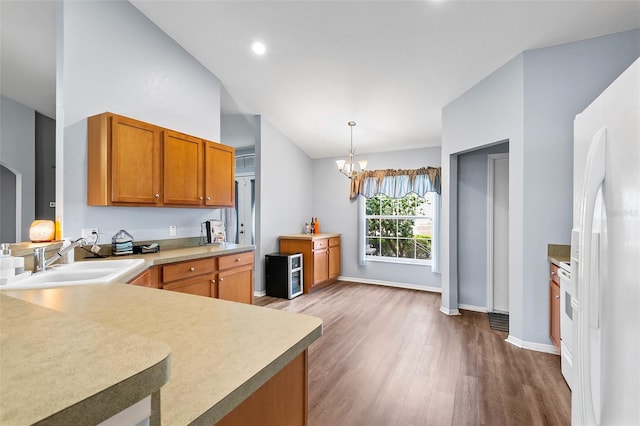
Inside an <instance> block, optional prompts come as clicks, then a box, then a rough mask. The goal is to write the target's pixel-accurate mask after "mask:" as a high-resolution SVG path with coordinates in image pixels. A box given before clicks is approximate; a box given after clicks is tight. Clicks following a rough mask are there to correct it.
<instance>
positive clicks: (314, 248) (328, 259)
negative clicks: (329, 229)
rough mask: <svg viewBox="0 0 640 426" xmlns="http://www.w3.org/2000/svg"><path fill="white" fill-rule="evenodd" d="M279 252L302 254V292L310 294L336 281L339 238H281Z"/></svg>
mask: <svg viewBox="0 0 640 426" xmlns="http://www.w3.org/2000/svg"><path fill="white" fill-rule="evenodd" d="M280 252H281V253H285V254H292V253H302V262H303V268H302V269H303V271H304V292H305V293H310V292H312V291H315V290H318V289H320V288H322V287H324V286H327V285H329V284H332V283H334V282H336V281H337V280H338V276H339V275H340V236H338V235H335V234H330V235H326V236H324V235H323V234H315V235H314V234H312V235H308V236H305V235H304V234H303V235H301V236H298V235H294V236H287V235H284V236H281V237H280Z"/></svg>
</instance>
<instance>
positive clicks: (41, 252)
mask: <svg viewBox="0 0 640 426" xmlns="http://www.w3.org/2000/svg"><path fill="white" fill-rule="evenodd" d="M86 244H87V240H85V239H84V238H78V239H77V240H75V241H74V242H72V243H71V244H69V245H68V246H66V247H62V248H61V249H60V251H58V252H57V253H56V254H54V255H53V256H51V257H50V258H48V259H46V258H45V249H46V247H38V248H36V249H35V250H34V251H33V264H34V265H35V270H34V271H33V272H40V271H46V270H47V268H48V267H49V266H51V264H52V263H53V262H55V261H56V260H58V259H60V258H62V256H64V255H65V254H67V253H69V252H70V251H71V250H73V249H75V248H76V247H84V246H85V245H86Z"/></svg>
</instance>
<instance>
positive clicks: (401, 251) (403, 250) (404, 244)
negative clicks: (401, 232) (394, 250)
mask: <svg viewBox="0 0 640 426" xmlns="http://www.w3.org/2000/svg"><path fill="white" fill-rule="evenodd" d="M415 256H416V249H415V242H414V239H413V238H411V239H406V240H398V257H402V258H405V259H415Z"/></svg>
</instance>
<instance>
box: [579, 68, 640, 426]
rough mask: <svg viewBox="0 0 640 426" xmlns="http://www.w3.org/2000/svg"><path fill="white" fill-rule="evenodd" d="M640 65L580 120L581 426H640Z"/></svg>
mask: <svg viewBox="0 0 640 426" xmlns="http://www.w3.org/2000/svg"><path fill="white" fill-rule="evenodd" d="M639 104H640V59H638V60H636V61H635V62H634V63H633V64H632V65H631V66H630V67H629V68H628V69H627V70H626V71H625V72H624V73H623V74H622V75H620V77H619V78H617V79H616V80H615V81H614V82H613V83H612V84H611V85H610V86H609V87H608V88H607V89H606V90H605V91H604V92H603V93H602V94H601V95H600V96H599V97H598V98H597V99H596V100H595V101H594V102H593V103H592V104H591V105H589V107H587V108H586V109H585V110H584V111H583V112H582V113H580V114H578V115H577V116H576V119H575V121H574V158H573V159H574V164H573V166H574V175H573V177H574V179H573V183H574V188H573V191H574V200H573V233H572V239H571V240H572V241H571V242H572V250H571V254H572V256H571V257H572V259H571V269H572V274H571V278H572V279H573V280H574V284H575V287H574V288H575V293H574V297H573V299H572V300H571V305H572V307H573V342H574V349H573V387H572V400H571V423H572V424H573V425H615V426H625V425H634V426H637V425H640V107H639Z"/></svg>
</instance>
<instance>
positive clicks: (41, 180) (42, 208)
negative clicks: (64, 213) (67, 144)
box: [35, 112, 56, 220]
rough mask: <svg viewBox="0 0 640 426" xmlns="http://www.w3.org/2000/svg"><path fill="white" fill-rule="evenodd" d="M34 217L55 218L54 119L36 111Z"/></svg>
mask: <svg viewBox="0 0 640 426" xmlns="http://www.w3.org/2000/svg"><path fill="white" fill-rule="evenodd" d="M35 125H36V139H35V143H36V195H35V196H36V200H35V203H36V206H35V208H36V218H38V219H50V220H55V218H56V209H55V207H49V203H50V202H51V201H55V200H56V121H55V120H54V119H52V118H49V117H47V116H45V115H42V114H40V113H39V112H36V123H35Z"/></svg>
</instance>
